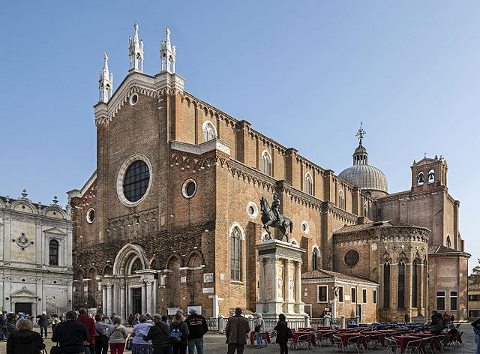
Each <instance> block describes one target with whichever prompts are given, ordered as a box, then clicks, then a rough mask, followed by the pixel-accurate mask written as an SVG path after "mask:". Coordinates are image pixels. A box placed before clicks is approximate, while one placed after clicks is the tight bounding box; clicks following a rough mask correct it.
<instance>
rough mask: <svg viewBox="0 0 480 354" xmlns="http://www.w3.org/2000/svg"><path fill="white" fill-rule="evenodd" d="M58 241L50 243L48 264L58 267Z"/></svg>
mask: <svg viewBox="0 0 480 354" xmlns="http://www.w3.org/2000/svg"><path fill="white" fill-rule="evenodd" d="M58 246H59V245H58V241H57V240H50V242H49V243H48V264H50V265H53V266H58V251H59V247H58Z"/></svg>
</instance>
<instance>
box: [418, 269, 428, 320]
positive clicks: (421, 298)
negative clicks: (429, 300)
mask: <svg viewBox="0 0 480 354" xmlns="http://www.w3.org/2000/svg"><path fill="white" fill-rule="evenodd" d="M418 268H419V272H418V288H417V289H418V290H417V291H418V300H417V307H418V311H419V312H420V313H421V314H422V315H424V316H425V317H428V314H427V313H425V308H426V304H425V299H426V294H425V286H424V283H426V282H425V279H424V278H425V275H426V274H427V269H425V265H424V264H423V262H419V264H418Z"/></svg>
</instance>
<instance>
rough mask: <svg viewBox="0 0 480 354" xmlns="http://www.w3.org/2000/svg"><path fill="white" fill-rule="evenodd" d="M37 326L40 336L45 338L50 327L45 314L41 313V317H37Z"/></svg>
mask: <svg viewBox="0 0 480 354" xmlns="http://www.w3.org/2000/svg"><path fill="white" fill-rule="evenodd" d="M37 319H38V320H37V324H38V325H39V327H40V335H41V336H45V338H47V329H48V326H49V325H50V321H49V320H48V316H47V313H46V312H45V311H43V312H42V314H41V315H38V316H37Z"/></svg>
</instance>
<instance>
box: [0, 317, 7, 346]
mask: <svg viewBox="0 0 480 354" xmlns="http://www.w3.org/2000/svg"><path fill="white" fill-rule="evenodd" d="M0 340H3V341H5V342H6V341H7V311H2V313H1V314H0Z"/></svg>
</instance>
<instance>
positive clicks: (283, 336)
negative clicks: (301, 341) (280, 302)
mask: <svg viewBox="0 0 480 354" xmlns="http://www.w3.org/2000/svg"><path fill="white" fill-rule="evenodd" d="M274 330H275V331H277V344H278V345H279V346H280V354H288V345H287V342H288V340H289V339H290V338H292V330H291V329H290V328H288V325H287V319H286V317H285V315H284V314H283V313H281V314H280V315H278V323H277V325H276V326H275V328H274Z"/></svg>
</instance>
